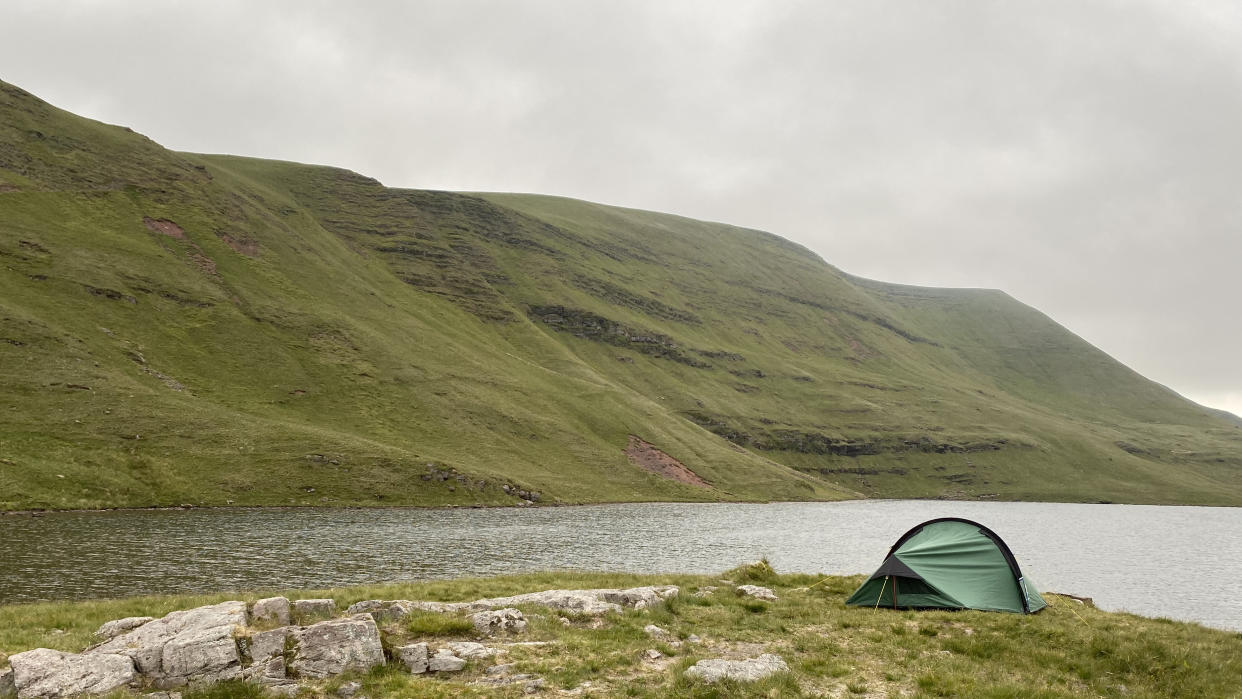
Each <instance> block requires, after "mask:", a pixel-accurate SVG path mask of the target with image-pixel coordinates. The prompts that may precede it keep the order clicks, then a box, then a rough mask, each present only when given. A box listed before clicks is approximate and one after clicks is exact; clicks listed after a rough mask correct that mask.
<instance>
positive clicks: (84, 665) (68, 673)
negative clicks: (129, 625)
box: [9, 648, 136, 699]
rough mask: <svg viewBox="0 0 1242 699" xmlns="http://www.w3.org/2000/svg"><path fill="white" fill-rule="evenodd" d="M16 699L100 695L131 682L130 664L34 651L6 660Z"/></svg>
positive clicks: (116, 658)
mask: <svg viewBox="0 0 1242 699" xmlns="http://www.w3.org/2000/svg"><path fill="white" fill-rule="evenodd" d="M9 666H10V667H11V668H12V670H13V676H12V681H13V688H14V690H15V691H16V692H17V696H18V697H20V699H35V698H36V697H38V698H42V697H70V696H75V695H78V694H104V693H106V692H110V691H112V690H114V689H116V688H118V687H123V686H125V685H127V684H129V683H130V682H132V681H133V680H134V678H135V676H136V674H135V672H134V661H133V660H131V659H130V658H129V657H127V656H124V655H116V654H105V653H98V654H95V655H79V654H77V653H63V652H61V651H58V650H51V649H49V648H36V649H34V650H28V651H26V652H24V653H18V654H16V655H12V656H10V657H9Z"/></svg>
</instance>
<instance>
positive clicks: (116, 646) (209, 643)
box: [84, 601, 246, 687]
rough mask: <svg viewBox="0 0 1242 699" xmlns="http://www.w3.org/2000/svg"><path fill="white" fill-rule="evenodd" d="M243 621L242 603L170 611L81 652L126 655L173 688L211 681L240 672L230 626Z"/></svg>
mask: <svg viewBox="0 0 1242 699" xmlns="http://www.w3.org/2000/svg"><path fill="white" fill-rule="evenodd" d="M245 624H246V603H245V602H235V601H234V602H221V603H220V604H213V605H208V606H205V607H197V608H195V609H187V610H183V611H177V612H172V613H171V614H168V615H166V616H164V617H162V618H160V619H155V620H154V621H148V622H147V623H145V624H143V625H141V626H139V627H137V628H135V629H133V630H132V631H127V632H125V633H123V634H121V635H119V636H116V637H114V638H112V639H110V640H108V641H104V642H103V643H100V644H98V645H95V646H92V647H91V648H88V649H87V650H86V651H85V652H84V655H109V654H120V655H126V656H129V657H130V658H132V659H133V661H134V666H135V668H136V669H137V671H138V672H139V673H141V674H143V675H147V676H148V677H149V678H151V679H152V680H153V681H154V682H155V683H156V684H157V685H159V686H164V687H173V686H178V685H181V684H185V683H186V682H187V681H188V680H189V678H190V677H191V676H195V680H196V681H202V682H214V681H219V680H225V679H232V678H235V677H238V676H240V674H241V654H240V653H239V652H238V648H237V643H236V641H235V640H234V639H233V633H234V629H235V628H236V627H239V626H244V625H245Z"/></svg>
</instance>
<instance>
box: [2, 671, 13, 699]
mask: <svg viewBox="0 0 1242 699" xmlns="http://www.w3.org/2000/svg"><path fill="white" fill-rule="evenodd" d="M16 694H17V685H16V684H14V683H13V668H11V667H6V668H4V669H3V670H0V697H11V696H15V695H16Z"/></svg>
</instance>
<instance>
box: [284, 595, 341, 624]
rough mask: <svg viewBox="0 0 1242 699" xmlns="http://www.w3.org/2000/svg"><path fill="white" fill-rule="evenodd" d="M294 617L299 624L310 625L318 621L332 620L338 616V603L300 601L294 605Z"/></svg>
mask: <svg viewBox="0 0 1242 699" xmlns="http://www.w3.org/2000/svg"><path fill="white" fill-rule="evenodd" d="M293 615H294V616H295V617H296V618H297V620H298V623H299V624H309V623H310V622H312V621H315V620H317V619H331V618H332V617H334V616H336V601H334V600H330V599H300V600H297V601H295V602H294V603H293Z"/></svg>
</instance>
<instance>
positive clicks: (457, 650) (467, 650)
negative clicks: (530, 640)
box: [444, 641, 504, 660]
mask: <svg viewBox="0 0 1242 699" xmlns="http://www.w3.org/2000/svg"><path fill="white" fill-rule="evenodd" d="M444 647H445V648H447V649H448V650H449V652H451V653H452V654H454V655H457V656H460V657H462V658H466V659H469V660H477V659H480V658H490V657H492V656H493V655H499V654H501V653H503V652H504V651H502V650H500V649H499V648H488V647H487V646H485V645H483V644H482V643H475V642H474V641H450V642H448V643H445V644H444Z"/></svg>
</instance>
